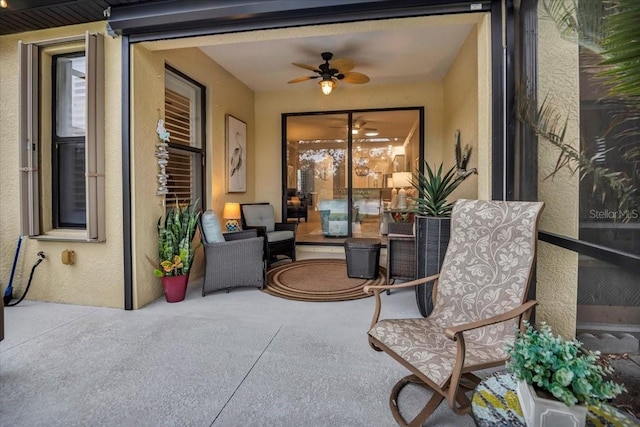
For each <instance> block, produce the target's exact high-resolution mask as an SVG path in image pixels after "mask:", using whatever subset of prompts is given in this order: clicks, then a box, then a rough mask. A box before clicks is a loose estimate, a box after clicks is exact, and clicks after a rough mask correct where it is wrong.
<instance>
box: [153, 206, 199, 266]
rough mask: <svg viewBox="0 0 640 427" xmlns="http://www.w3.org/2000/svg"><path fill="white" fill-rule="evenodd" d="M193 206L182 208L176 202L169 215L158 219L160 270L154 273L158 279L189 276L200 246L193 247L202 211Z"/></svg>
mask: <svg viewBox="0 0 640 427" xmlns="http://www.w3.org/2000/svg"><path fill="white" fill-rule="evenodd" d="M197 203H198V202H197V201H196V202H195V203H194V204H193V205H187V206H185V207H183V208H181V207H180V205H179V204H178V202H177V201H176V205H175V207H173V208H171V209H170V210H169V212H168V213H167V215H166V216H165V217H164V223H163V221H162V217H160V219H158V257H159V259H160V268H157V267H156V268H155V269H154V270H153V273H154V274H155V275H156V276H158V277H165V276H182V275H186V274H189V271H190V270H191V265H192V263H193V257H194V256H195V250H196V249H197V248H198V246H200V245H199V244H198V245H197V246H193V244H192V242H193V238H194V236H195V233H196V228H197V225H198V218H199V217H200V211H199V210H196V208H195V206H196V204H197Z"/></svg>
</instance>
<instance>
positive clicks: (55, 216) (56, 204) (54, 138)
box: [51, 50, 87, 230]
mask: <svg viewBox="0 0 640 427" xmlns="http://www.w3.org/2000/svg"><path fill="white" fill-rule="evenodd" d="M86 56H87V55H86V52H85V51H84V50H82V51H77V52H71V53H63V54H59V55H53V56H52V57H51V220H52V221H51V222H52V225H53V228H55V229H59V228H62V229H78V230H86V229H87V216H86V212H87V206H86V203H85V218H84V223H82V224H70V223H65V222H60V175H59V173H60V168H59V166H58V165H59V163H60V158H59V155H58V153H59V151H58V148H57V145H58V144H78V143H82V145H83V146H85V148H86V144H87V138H86V137H85V136H58V128H57V123H58V121H57V114H58V94H57V89H58V58H80V57H85V58H86ZM85 98H86V95H85Z"/></svg>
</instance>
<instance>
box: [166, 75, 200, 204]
mask: <svg viewBox="0 0 640 427" xmlns="http://www.w3.org/2000/svg"><path fill="white" fill-rule="evenodd" d="M167 75H171V77H173V78H174V79H176V80H177V82H176V84H178V85H181V86H182V85H188V86H191V87H192V88H195V89H197V90H199V92H200V94H199V95H200V96H199V98H200V99H199V100H198V99H196V100H194V101H193V106H194V107H195V115H196V117H195V120H192V121H190V127H191V130H192V132H194V137H195V141H196V145H195V146H194V145H189V146H187V145H184V144H178V143H175V142H171V137H169V142H168V148H169V160H171V152H172V151H178V152H181V153H184V154H185V155H195V161H194V164H195V165H197V166H198V167H199V168H200V170H199V173H196V177H194V178H192V181H193V182H192V183H191V185H192V186H194V185H195V186H196V188H195V189H194V188H193V187H192V189H191V190H192V195H191V198H192V200H191V203H194V202H195V201H196V200H197V201H198V204H199V206H200V207H203V208H204V207H205V206H207V205H206V191H205V189H206V176H205V171H206V158H207V157H206V145H207V144H206V117H207V111H206V96H207V88H206V86H204V85H203V84H201V83H199V82H198V81H196V80H194V79H193V78H191V77H189V76H188V75H186V74H184V73H183V72H181V71H180V70H178V69H176V68H174V67H172V66H170V65H169V64H165V88H166V87H167V83H166V81H167V79H166V76H167ZM198 101H199V102H198ZM165 124H166V111H165ZM198 157H199V158H200V161H199V164H198ZM198 175H199V179H198ZM166 197H167V203H166V206H167V208H170V207H171V206H173V204H174V203H173V202H172V196H171V194H167V196H166Z"/></svg>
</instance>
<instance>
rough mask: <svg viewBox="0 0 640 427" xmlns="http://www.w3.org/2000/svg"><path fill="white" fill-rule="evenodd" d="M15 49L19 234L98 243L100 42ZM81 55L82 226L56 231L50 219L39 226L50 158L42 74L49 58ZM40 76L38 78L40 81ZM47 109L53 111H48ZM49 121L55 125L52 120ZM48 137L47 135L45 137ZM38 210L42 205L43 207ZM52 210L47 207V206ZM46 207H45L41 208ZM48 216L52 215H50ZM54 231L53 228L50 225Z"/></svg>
mask: <svg viewBox="0 0 640 427" xmlns="http://www.w3.org/2000/svg"><path fill="white" fill-rule="evenodd" d="M18 49H19V69H20V72H19V79H20V82H19V94H20V99H19V112H20V126H19V138H18V140H19V163H20V164H19V171H20V185H19V188H20V232H21V234H22V235H26V236H29V237H31V238H35V239H42V240H57V241H87V242H104V241H105V240H106V235H105V217H106V215H105V200H104V199H105V166H104V39H103V36H102V35H101V34H98V33H89V32H87V33H85V34H83V35H81V36H74V37H66V38H60V39H52V40H45V41H40V42H34V43H23V42H22V41H20V42H19V43H18ZM65 49H66V52H69V53H72V52H80V51H84V55H85V57H86V91H87V92H86V131H85V137H84V138H85V192H86V193H85V206H86V226H85V227H84V228H82V229H78V228H56V226H55V225H54V221H53V218H51V219H50V222H49V221H45V218H48V215H49V213H47V212H43V197H46V191H45V189H44V188H43V187H42V185H43V182H42V181H43V180H44V179H43V171H42V170H40V169H41V168H42V167H43V166H44V165H45V163H43V162H46V161H47V160H48V159H49V160H52V159H53V153H52V152H50V151H44V150H45V148H46V147H44V145H43V144H45V142H46V141H45V140H46V139H47V138H49V136H47V137H46V138H45V137H44V135H43V134H42V132H44V131H45V130H47V127H51V129H53V128H54V124H53V123H45V121H46V120H49V118H48V117H47V118H44V116H43V114H41V111H42V110H41V108H44V107H45V105H44V101H45V100H48V101H52V100H53V98H52V97H50V94H48V93H45V89H46V86H47V85H49V84H50V85H51V86H53V84H54V82H48V81H46V80H44V79H49V78H51V76H52V70H53V68H54V66H53V63H51V64H50V67H51V70H50V71H51V72H49V73H47V72H46V70H43V69H42V68H43V67H44V66H45V65H47V66H49V63H48V59H47V61H45V60H43V59H44V58H45V56H46V57H49V58H51V59H53V57H54V56H55V55H54V53H55V52H57V51H61V52H65ZM41 76H42V78H41ZM49 108H51V109H53V105H50V107H49ZM53 120H54V121H55V119H53ZM52 136H53V135H52V134H51V137H52ZM44 205H47V204H46V203H44ZM51 205H52V203H51ZM47 207H48V205H47ZM51 215H53V211H52V212H51ZM56 225H57V224H56Z"/></svg>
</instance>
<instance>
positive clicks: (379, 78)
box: [200, 20, 473, 91]
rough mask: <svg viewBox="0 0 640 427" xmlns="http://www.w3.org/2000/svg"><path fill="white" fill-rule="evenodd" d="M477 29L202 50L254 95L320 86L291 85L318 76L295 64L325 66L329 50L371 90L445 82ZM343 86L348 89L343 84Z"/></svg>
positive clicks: (454, 26)
mask: <svg viewBox="0 0 640 427" xmlns="http://www.w3.org/2000/svg"><path fill="white" fill-rule="evenodd" d="M372 26H374V25H372ZM472 27H473V23H469V22H468V20H467V21H466V22H464V21H463V22H459V23H455V22H452V23H449V24H447V25H432V26H421V27H409V28H394V29H386V30H373V31H358V32H354V33H344V34H337V35H321V36H310V37H305V36H302V37H296V38H281V39H269V40H261V41H255V40H253V41H247V42H234V43H227V44H216V45H208V46H200V49H202V51H203V52H204V53H206V54H207V55H208V56H210V57H211V58H212V59H213V60H214V61H215V62H217V63H218V64H220V65H221V66H222V67H224V68H225V69H226V70H227V71H229V73H231V74H233V75H234V76H235V77H236V78H238V79H239V80H241V81H242V82H243V83H244V84H246V85H247V86H248V87H249V88H251V89H252V90H253V91H267V90H286V89H296V86H300V85H313V84H316V85H317V82H318V80H317V79H314V80H309V81H305V82H302V83H296V84H287V82H288V81H289V80H291V79H294V78H296V77H302V76H311V75H315V73H313V72H312V71H307V70H304V69H302V68H299V67H296V66H294V65H292V64H291V63H292V62H298V63H302V64H307V65H311V66H314V67H317V66H318V65H319V64H321V63H323V62H324V61H323V60H322V58H321V57H320V54H321V53H322V52H327V51H328V52H332V53H333V54H334V58H347V59H351V60H354V61H355V62H356V67H355V68H354V70H353V71H358V72H361V73H364V74H366V75H368V76H369V77H370V78H371V81H370V82H369V83H367V85H383V84H392V83H399V82H405V83H406V82H413V81H424V80H440V79H442V78H443V77H444V76H445V74H446V72H447V70H448V69H449V67H450V66H451V64H452V62H453V60H454V59H455V57H456V55H457V54H458V51H459V50H460V47H461V46H462V44H463V42H464V41H465V39H466V38H467V36H468V35H469V32H470V31H471V29H472ZM342 86H348V84H347V83H341V84H340V87H342ZM318 90H319V89H318ZM337 90H340V88H338V89H337Z"/></svg>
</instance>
